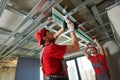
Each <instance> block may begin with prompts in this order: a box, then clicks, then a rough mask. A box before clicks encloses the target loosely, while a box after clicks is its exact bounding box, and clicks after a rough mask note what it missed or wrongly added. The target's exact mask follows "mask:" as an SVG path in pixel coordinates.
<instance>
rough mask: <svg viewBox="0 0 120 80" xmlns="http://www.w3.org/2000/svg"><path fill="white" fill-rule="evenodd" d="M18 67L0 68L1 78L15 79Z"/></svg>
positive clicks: (6, 79)
mask: <svg viewBox="0 0 120 80" xmlns="http://www.w3.org/2000/svg"><path fill="white" fill-rule="evenodd" d="M15 71H16V68H0V80H15Z"/></svg>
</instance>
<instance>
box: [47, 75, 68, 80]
mask: <svg viewBox="0 0 120 80" xmlns="http://www.w3.org/2000/svg"><path fill="white" fill-rule="evenodd" d="M45 79H46V80H68V78H67V77H66V76H61V75H50V76H45Z"/></svg>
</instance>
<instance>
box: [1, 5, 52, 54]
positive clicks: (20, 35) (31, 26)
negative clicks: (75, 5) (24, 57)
mask: <svg viewBox="0 0 120 80" xmlns="http://www.w3.org/2000/svg"><path fill="white" fill-rule="evenodd" d="M53 4H54V3H53ZM53 4H51V5H50V7H51V6H52V5H53ZM47 10H48V9H47ZM45 11H46V10H45ZM45 11H43V12H45ZM44 16H45V15H43V13H41V14H40V15H39V17H37V18H36V19H35V20H33V22H32V23H31V25H30V26H28V27H27V28H26V29H25V30H24V31H23V32H22V33H20V34H19V36H17V38H16V39H15V41H14V43H11V44H10V45H8V46H7V47H6V48H5V49H3V50H2V51H1V53H0V54H2V53H3V52H4V51H5V50H7V49H8V48H9V47H11V46H12V45H14V44H16V42H18V41H19V40H21V39H23V36H22V35H23V34H24V33H25V32H27V31H28V30H29V29H31V28H33V27H34V24H35V23H37V22H39V21H40V19H42V18H43V17H44Z"/></svg>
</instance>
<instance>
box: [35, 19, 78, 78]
mask: <svg viewBox="0 0 120 80" xmlns="http://www.w3.org/2000/svg"><path fill="white" fill-rule="evenodd" d="M65 21H66V23H67V27H68V29H69V32H70V36H71V43H70V44H69V45H58V44H56V43H55V41H56V39H57V38H58V36H59V35H60V34H62V32H64V28H61V29H60V30H59V31H58V32H57V33H56V34H55V35H53V33H51V32H50V31H48V30H47V29H45V28H43V29H40V30H38V31H37V32H36V33H35V38H36V40H37V41H38V46H40V45H43V50H42V56H41V63H42V71H43V74H44V78H45V80H68V78H67V76H66V71H65V69H66V68H65V67H64V64H63V57H64V55H65V54H71V53H73V52H76V51H79V44H78V39H77V37H76V35H75V32H74V24H73V23H72V21H71V20H69V19H67V18H66V19H65Z"/></svg>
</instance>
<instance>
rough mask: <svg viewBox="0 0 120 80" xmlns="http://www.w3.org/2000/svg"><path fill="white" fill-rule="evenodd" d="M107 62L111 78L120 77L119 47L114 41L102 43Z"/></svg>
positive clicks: (114, 79)
mask: <svg viewBox="0 0 120 80" xmlns="http://www.w3.org/2000/svg"><path fill="white" fill-rule="evenodd" d="M104 49H105V52H106V59H107V64H108V67H109V70H110V74H111V78H112V80H119V79H120V77H119V76H120V48H119V46H118V45H117V44H116V42H115V41H108V42H106V43H105V44H104Z"/></svg>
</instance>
